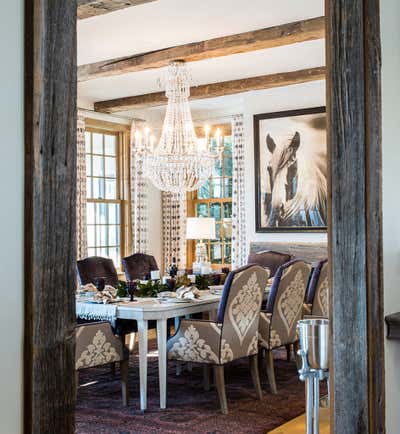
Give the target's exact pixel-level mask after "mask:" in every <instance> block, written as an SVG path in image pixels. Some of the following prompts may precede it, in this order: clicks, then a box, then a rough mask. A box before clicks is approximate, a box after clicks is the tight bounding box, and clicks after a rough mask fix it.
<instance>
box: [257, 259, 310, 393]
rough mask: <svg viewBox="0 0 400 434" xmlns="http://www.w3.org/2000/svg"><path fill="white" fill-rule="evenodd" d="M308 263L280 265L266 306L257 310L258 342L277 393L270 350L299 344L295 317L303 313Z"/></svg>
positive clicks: (296, 262)
mask: <svg viewBox="0 0 400 434" xmlns="http://www.w3.org/2000/svg"><path fill="white" fill-rule="evenodd" d="M310 271H311V266H310V265H309V264H307V263H306V262H303V261H299V260H293V261H291V262H288V263H286V264H284V265H282V266H280V267H279V269H278V271H277V273H276V275H275V278H274V282H273V284H272V287H271V291H270V294H269V297H268V302H267V306H266V309H265V310H264V309H263V310H262V311H261V313H260V324H259V344H260V347H261V354H263V353H264V352H266V362H267V376H268V380H269V384H270V387H271V391H272V393H274V394H276V393H277V388H276V381H275V371H274V359H273V354H272V350H274V349H275V348H279V347H282V346H288V345H292V344H293V345H294V347H295V348H296V347H297V346H298V335H297V330H296V326H297V321H298V320H300V319H301V317H302V313H303V302H304V296H305V293H306V289H307V283H308V280H309V276H310Z"/></svg>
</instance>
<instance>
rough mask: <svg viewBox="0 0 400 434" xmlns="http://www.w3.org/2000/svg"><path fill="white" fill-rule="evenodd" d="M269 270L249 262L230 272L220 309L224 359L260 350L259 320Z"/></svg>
mask: <svg viewBox="0 0 400 434" xmlns="http://www.w3.org/2000/svg"><path fill="white" fill-rule="evenodd" d="M267 281H268V273H267V271H266V270H265V269H263V268H262V267H260V266H258V265H247V266H245V267H242V268H239V269H237V270H235V271H233V272H231V273H230V274H229V275H228V278H227V280H226V282H225V285H224V290H223V293H222V298H221V303H220V306H219V310H218V323H222V330H221V345H220V348H221V349H220V351H221V360H224V361H227V360H229V359H230V360H234V359H238V358H240V357H245V356H250V355H253V354H257V352H258V322H259V317H260V309H261V303H262V300H263V294H264V291H265V288H266V286H267Z"/></svg>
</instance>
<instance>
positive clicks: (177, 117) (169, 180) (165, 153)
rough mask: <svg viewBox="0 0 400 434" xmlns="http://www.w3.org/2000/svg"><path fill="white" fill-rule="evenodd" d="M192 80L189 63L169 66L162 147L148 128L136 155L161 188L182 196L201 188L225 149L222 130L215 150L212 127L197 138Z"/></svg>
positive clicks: (177, 63) (137, 147)
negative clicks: (204, 135) (187, 64)
mask: <svg viewBox="0 0 400 434" xmlns="http://www.w3.org/2000/svg"><path fill="white" fill-rule="evenodd" d="M189 82H190V80H189V74H188V71H187V68H186V64H185V62H183V61H175V62H172V63H171V64H170V65H169V66H168V74H167V82H166V92H165V94H166V96H167V98H168V105H167V111H166V115H165V120H164V124H163V129H162V133H161V138H160V141H159V143H158V146H157V147H156V148H155V149H154V146H153V143H152V142H154V137H153V136H150V132H149V130H148V129H145V131H144V134H142V133H141V132H138V134H137V135H136V136H135V139H136V144H135V149H136V156H137V158H138V159H139V160H140V161H141V162H142V164H143V174H144V176H146V177H147V178H148V179H150V180H151V182H152V183H153V184H154V185H155V186H156V187H157V188H158V189H160V190H163V191H168V192H172V193H178V194H180V195H185V194H186V192H187V191H193V190H197V189H198V188H199V187H201V186H202V185H203V184H204V183H205V182H206V181H207V179H208V178H209V177H210V176H211V173H212V170H213V167H214V164H215V162H216V160H217V159H218V158H219V157H220V155H221V153H222V149H223V145H222V140H221V135H220V131H218V132H217V136H216V146H215V148H214V149H212V147H211V141H209V137H208V136H209V134H208V133H209V129H208V128H206V131H205V132H206V137H205V139H204V140H199V139H197V137H196V133H195V130H194V126H193V121H192V115H191V113H190V107H189V95H190V86H189Z"/></svg>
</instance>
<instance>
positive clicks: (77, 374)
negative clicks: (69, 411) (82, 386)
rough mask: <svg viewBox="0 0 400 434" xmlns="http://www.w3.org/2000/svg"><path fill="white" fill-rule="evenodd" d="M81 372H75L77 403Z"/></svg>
mask: <svg viewBox="0 0 400 434" xmlns="http://www.w3.org/2000/svg"><path fill="white" fill-rule="evenodd" d="M78 387H79V371H78V370H76V371H75V401H76V400H77V399H78Z"/></svg>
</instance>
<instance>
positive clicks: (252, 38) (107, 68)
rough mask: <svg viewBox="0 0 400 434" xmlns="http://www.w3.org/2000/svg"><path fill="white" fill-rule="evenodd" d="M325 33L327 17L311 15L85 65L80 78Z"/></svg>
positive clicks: (292, 41)
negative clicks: (235, 33) (233, 33)
mask: <svg viewBox="0 0 400 434" xmlns="http://www.w3.org/2000/svg"><path fill="white" fill-rule="evenodd" d="M324 36H325V17H318V18H311V19H309V20H304V21H296V22H294V23H288V24H282V25H279V26H275V27H267V28H265V29H260V30H254V31H251V32H246V33H240V34H237V35H229V36H223V37H220V38H214V39H209V40H207V41H200V42H193V43H191V44H185V45H179V46H176V47H169V48H164V49H161V50H155V51H151V52H148V53H141V54H136V55H133V56H128V57H120V58H117V59H110V60H104V61H101V62H96V63H91V64H88V65H81V66H79V67H78V81H86V80H93V79H95V78H101V77H110V76H113V75H121V74H127V73H129V72H138V71H144V70H146V69H153V68H162V67H165V66H167V65H168V64H169V63H170V62H172V61H174V60H184V61H186V62H194V61H198V60H204V59H212V58H215V57H221V56H229V55H232V54H239V53H248V52H249V51H255V50H262V49H265V48H272V47H281V46H284V45H290V44H295V43H298V42H305V41H312V40H315V39H322V38H324Z"/></svg>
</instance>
